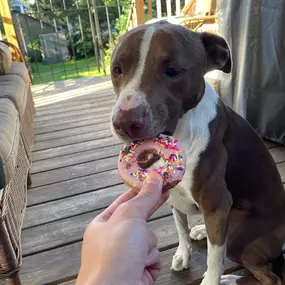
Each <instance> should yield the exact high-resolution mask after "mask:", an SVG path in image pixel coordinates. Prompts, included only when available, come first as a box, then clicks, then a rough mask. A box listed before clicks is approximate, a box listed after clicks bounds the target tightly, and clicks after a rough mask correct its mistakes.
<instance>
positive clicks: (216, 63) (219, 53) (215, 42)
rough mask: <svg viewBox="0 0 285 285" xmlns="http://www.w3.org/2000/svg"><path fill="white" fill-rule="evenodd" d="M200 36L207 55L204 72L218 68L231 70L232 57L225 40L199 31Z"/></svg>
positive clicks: (227, 71) (226, 70)
mask: <svg viewBox="0 0 285 285" xmlns="http://www.w3.org/2000/svg"><path fill="white" fill-rule="evenodd" d="M200 37H201V41H202V43H203V45H204V49H205V52H206V55H207V67H206V72H209V71H211V70H215V69H218V70H221V71H223V72H225V73H230V72H231V70H232V59H231V52H230V48H229V46H228V44H227V42H226V40H225V39H224V38H222V37H220V36H218V35H215V34H211V33H207V32H204V33H201V34H200Z"/></svg>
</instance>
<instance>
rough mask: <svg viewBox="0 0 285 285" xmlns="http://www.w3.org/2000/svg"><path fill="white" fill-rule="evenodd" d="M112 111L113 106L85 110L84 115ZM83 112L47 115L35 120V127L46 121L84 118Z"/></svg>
mask: <svg viewBox="0 0 285 285" xmlns="http://www.w3.org/2000/svg"><path fill="white" fill-rule="evenodd" d="M111 110H112V106H111V104H107V105H103V106H99V107H98V108H90V109H86V110H84V114H90V113H96V114H97V115H98V114H106V113H108V114H109V113H110V111H111ZM82 113H83V112H82V110H75V111H70V112H62V113H57V114H51V115H46V116H41V117H38V118H35V125H36V126H38V125H39V124H38V123H44V122H46V121H51V120H59V119H67V118H69V117H73V116H79V115H81V116H82Z"/></svg>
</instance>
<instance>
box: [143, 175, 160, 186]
mask: <svg viewBox="0 0 285 285" xmlns="http://www.w3.org/2000/svg"><path fill="white" fill-rule="evenodd" d="M145 182H146V183H147V184H155V185H156V186H157V187H162V183H163V181H162V177H161V176H160V175H159V174H157V173H151V174H150V175H148V176H147V178H146V179H145Z"/></svg>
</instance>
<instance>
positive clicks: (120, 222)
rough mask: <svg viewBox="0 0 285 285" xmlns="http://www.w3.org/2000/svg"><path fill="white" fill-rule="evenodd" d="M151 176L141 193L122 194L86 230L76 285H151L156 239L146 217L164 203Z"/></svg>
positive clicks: (156, 268) (157, 177)
mask: <svg viewBox="0 0 285 285" xmlns="http://www.w3.org/2000/svg"><path fill="white" fill-rule="evenodd" d="M167 198H168V193H167V192H165V193H162V178H161V176H160V175H158V174H155V173H154V174H151V175H149V177H148V178H147V179H146V180H145V182H144V185H143V187H142V189H141V191H140V192H139V193H138V192H137V191H135V190H133V189H131V190H129V191H128V192H126V193H124V194H123V195H121V196H120V197H119V198H118V199H116V200H115V202H114V203H113V204H112V205H110V206H109V207H108V208H107V209H106V210H105V211H104V212H102V213H101V214H100V215H98V216H97V217H96V218H95V219H94V220H93V221H92V222H91V223H90V224H89V226H88V227H87V229H86V231H85V234H84V238H83V246H82V252H81V268H80V271H79V275H78V279H77V282H76V285H83V284H84V285H99V284H100V285H121V284H122V285H152V284H154V282H155V281H156V280H157V278H158V274H159V270H160V267H159V260H160V255H159V251H158V249H157V248H156V246H157V238H156V236H155V235H154V233H153V232H151V231H150V230H149V229H148V227H147V220H148V218H149V217H150V216H151V215H152V214H153V213H154V212H155V211H156V210H157V209H158V208H159V207H160V206H161V205H162V204H163V203H164V202H165V201H166V200H167Z"/></svg>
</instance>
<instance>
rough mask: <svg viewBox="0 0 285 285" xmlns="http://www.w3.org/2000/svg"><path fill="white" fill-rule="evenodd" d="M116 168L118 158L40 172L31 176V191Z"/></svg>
mask: <svg viewBox="0 0 285 285" xmlns="http://www.w3.org/2000/svg"><path fill="white" fill-rule="evenodd" d="M117 166H118V156H114V157H109V158H103V159H99V160H95V161H89V162H85V163H80V164H76V165H71V166H68V167H64V168H59V169H55V170H50V171H46V172H40V173H37V174H34V175H33V176H32V179H33V185H32V188H31V189H33V188H36V187H39V186H44V185H49V184H54V183H58V182H61V181H68V180H71V179H75V178H79V177H84V176H88V175H91V174H95V173H102V172H104V171H107V170H113V169H117Z"/></svg>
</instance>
